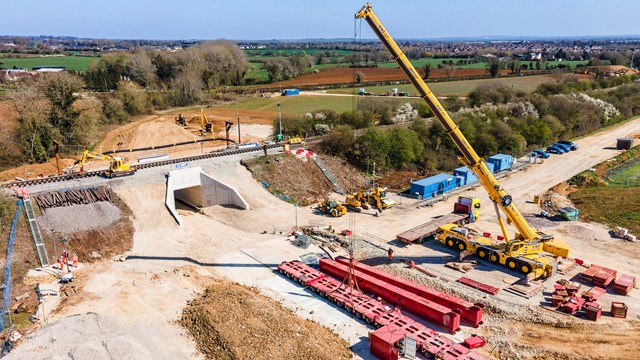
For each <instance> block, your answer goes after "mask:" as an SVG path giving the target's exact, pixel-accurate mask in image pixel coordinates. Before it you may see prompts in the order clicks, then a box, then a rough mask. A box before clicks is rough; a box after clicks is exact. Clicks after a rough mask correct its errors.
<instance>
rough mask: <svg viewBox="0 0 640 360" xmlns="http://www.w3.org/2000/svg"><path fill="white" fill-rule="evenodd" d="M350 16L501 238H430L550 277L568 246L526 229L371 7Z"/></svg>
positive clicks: (446, 233) (453, 232)
mask: <svg viewBox="0 0 640 360" xmlns="http://www.w3.org/2000/svg"><path fill="white" fill-rule="evenodd" d="M355 17H356V19H364V20H365V21H366V22H367V23H368V24H369V26H371V28H372V29H373V32H374V33H375V34H376V35H377V36H378V38H379V39H380V41H381V42H382V44H383V45H384V46H385V47H386V48H387V50H388V51H389V53H390V54H391V56H392V57H393V59H394V60H395V61H396V62H397V63H398V65H399V66H400V69H402V71H403V72H404V73H405V75H406V76H407V77H408V78H409V80H410V81H411V83H412V84H413V86H415V88H416V89H417V90H418V92H419V93H420V97H422V99H423V100H424V101H425V102H426V103H427V105H428V106H429V109H431V112H432V113H433V114H434V115H435V117H436V118H437V119H438V121H439V122H440V124H441V125H442V126H443V127H444V129H445V131H446V132H447V134H448V135H449V137H451V140H453V142H454V144H455V145H456V147H457V148H458V150H459V151H460V152H461V153H462V157H460V158H459V159H460V161H461V162H462V163H463V164H464V165H466V166H467V167H468V168H469V169H471V170H472V171H473V172H474V174H475V175H476V177H477V178H478V180H479V181H480V183H481V184H482V186H483V187H484V189H485V190H486V191H487V193H488V194H489V198H490V199H491V201H492V202H493V204H494V208H495V210H496V214H497V216H498V223H499V224H500V229H501V231H502V233H503V235H504V238H503V239H494V238H492V237H490V236H487V235H486V234H487V233H482V234H479V233H474V232H472V230H471V229H469V228H466V227H462V226H459V225H457V224H446V225H443V226H440V227H439V228H438V230H437V231H436V238H437V239H438V240H439V241H440V242H442V243H444V244H445V245H447V246H449V247H451V248H455V249H458V250H460V251H462V252H468V254H469V255H473V254H475V255H477V256H478V257H480V258H483V259H488V260H489V261H491V262H494V263H497V264H501V265H505V266H507V267H509V268H510V269H513V270H516V271H520V272H522V273H524V274H528V275H529V274H530V276H531V277H533V278H539V277H548V276H552V275H554V274H555V273H556V270H557V261H556V257H565V258H566V257H568V256H569V247H568V245H567V244H566V243H565V242H564V241H562V240H559V239H555V238H554V237H553V236H552V235H549V234H545V233H543V232H540V231H536V230H534V229H533V228H531V226H530V225H529V224H528V223H527V221H526V220H525V218H524V217H523V216H522V214H521V213H520V211H519V210H518V208H517V207H516V205H515V204H514V202H513V199H512V197H511V195H509V194H507V192H506V191H505V189H504V188H503V187H502V186H501V185H500V183H498V181H497V180H496V179H495V177H494V176H493V174H492V173H491V171H489V169H488V168H487V165H486V164H485V162H484V160H483V159H482V158H480V157H479V156H478V154H477V153H476V152H475V150H474V149H473V147H471V145H470V144H469V142H468V141H467V139H466V138H465V136H464V135H463V134H462V132H461V131H460V129H459V128H458V126H457V125H456V124H455V123H454V122H453V120H452V119H451V117H449V114H447V112H446V110H445V109H444V107H442V105H441V104H440V102H439V101H438V99H437V98H436V97H435V95H434V94H433V92H431V90H430V89H429V87H428V86H427V84H425V82H424V81H423V80H422V78H421V77H420V75H419V74H418V72H417V71H416V69H415V68H414V67H413V65H412V64H411V62H409V59H408V58H407V56H406V55H405V54H404V53H403V52H402V50H401V49H400V47H399V46H398V44H396V42H395V40H394V39H393V38H392V37H391V35H390V34H389V32H388V31H387V30H386V29H385V27H384V26H383V25H382V23H381V22H380V20H379V19H378V17H377V15H376V14H375V13H374V11H373V9H372V7H371V4H370V3H367V4H366V5H364V6H363V7H362V9H360V11H358V12H357V13H356V15H355ZM500 211H502V213H504V215H505V216H506V218H507V222H508V223H509V224H513V226H514V227H515V228H516V229H517V232H516V234H515V236H514V237H510V236H509V235H508V233H507V229H506V226H505V223H504V220H503V218H502V216H501V214H500Z"/></svg>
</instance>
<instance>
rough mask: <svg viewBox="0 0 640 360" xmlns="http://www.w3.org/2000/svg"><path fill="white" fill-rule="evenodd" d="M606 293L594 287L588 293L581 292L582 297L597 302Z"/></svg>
mask: <svg viewBox="0 0 640 360" xmlns="http://www.w3.org/2000/svg"><path fill="white" fill-rule="evenodd" d="M606 293H607V290H605V289H603V288H601V287H597V286H594V287H592V288H591V289H589V290H588V291H585V292H583V293H582V297H583V298H585V299H586V300H589V301H598V299H600V298H601V297H603V296H604V294H606Z"/></svg>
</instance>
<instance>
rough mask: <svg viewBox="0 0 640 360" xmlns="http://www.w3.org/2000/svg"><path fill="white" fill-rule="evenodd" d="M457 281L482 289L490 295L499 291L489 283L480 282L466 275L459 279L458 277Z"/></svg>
mask: <svg viewBox="0 0 640 360" xmlns="http://www.w3.org/2000/svg"><path fill="white" fill-rule="evenodd" d="M458 282H459V283H461V284H465V285H467V286H470V287H472V288H474V289H478V290H480V291H484V292H486V293H488V294H491V295H496V294H497V293H499V292H500V289H499V288H497V287H495V286H491V285H487V284H483V283H481V282H478V281H475V280H472V279H469V278H467V277H464V276H463V277H461V278H460V279H458Z"/></svg>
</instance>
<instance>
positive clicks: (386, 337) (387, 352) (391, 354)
mask: <svg viewBox="0 0 640 360" xmlns="http://www.w3.org/2000/svg"><path fill="white" fill-rule="evenodd" d="M405 335H406V334H405V333H404V332H402V331H394V330H393V329H391V328H389V327H387V326H384V327H381V328H380V329H378V330H376V331H374V332H372V333H369V344H370V345H369V351H370V352H371V354H373V355H374V356H376V357H378V358H379V359H381V360H398V349H397V348H396V347H395V344H397V343H398V342H399V341H400V340H402V339H403V338H404V337H405Z"/></svg>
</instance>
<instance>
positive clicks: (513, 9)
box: [0, 0, 640, 41]
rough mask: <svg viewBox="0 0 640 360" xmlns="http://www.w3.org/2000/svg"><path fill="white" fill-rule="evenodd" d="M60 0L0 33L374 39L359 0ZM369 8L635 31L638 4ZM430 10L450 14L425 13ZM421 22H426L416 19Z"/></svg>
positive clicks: (411, 15) (534, 28)
mask: <svg viewBox="0 0 640 360" xmlns="http://www.w3.org/2000/svg"><path fill="white" fill-rule="evenodd" d="M65 3H66V4H65V6H60V4H54V3H44V4H42V3H40V2H39V1H34V0H25V1H24V2H23V3H22V4H21V8H22V9H31V10H30V11H25V12H23V13H14V16H13V17H11V18H8V19H5V20H3V22H2V24H0V33H3V34H16V35H5V36H28V37H37V36H51V37H57V36H58V37H75V38H79V39H109V40H160V41H162V40H166V41H178V40H196V39H197V40H214V39H229V40H234V41H270V40H290V41H294V40H313V39H318V40H319V39H352V38H353V37H354V36H353V35H354V28H355V29H362V34H359V35H358V36H360V37H361V38H362V39H366V40H367V41H368V40H375V36H374V35H373V32H371V30H370V29H369V28H368V26H366V25H365V26H362V25H358V22H356V23H354V18H353V15H354V14H355V13H356V11H357V10H358V9H360V7H361V6H362V5H363V4H364V3H365V2H364V1H363V2H353V3H346V2H343V1H338V0H328V1H327V2H325V3H324V4H323V5H324V6H321V7H318V8H316V7H314V8H313V11H314V15H313V16H308V15H306V14H308V13H309V10H310V6H309V5H308V4H302V3H299V2H295V1H292V0H282V1H280V2H278V3H273V4H268V6H262V5H261V6H260V7H259V8H258V10H253V9H254V7H252V6H251V5H250V4H251V3H252V1H244V2H238V3H227V2H224V3H223V2H221V1H219V0H214V1H204V0H191V1H189V2H188V3H186V4H185V3H183V4H180V5H176V4H175V3H172V2H171V1H168V0H158V1H154V2H150V1H139V2H135V3H131V2H125V1H123V0H114V1H112V2H109V3H100V4H95V6H92V7H91V8H87V7H86V5H85V3H84V2H81V1H79V0H68V1H66V2H65ZM147 5H149V6H147ZM373 7H374V10H375V11H376V13H377V14H378V15H379V16H380V17H381V20H382V21H383V23H385V25H386V26H387V28H388V30H389V32H390V33H391V34H392V35H393V36H394V37H395V38H396V39H406V40H431V41H438V40H442V39H466V38H472V39H481V38H487V39H493V38H501V39H502V38H504V39H507V38H512V39H514V40H516V39H518V38H529V39H539V40H543V39H556V38H558V39H574V38H612V37H613V38H615V37H622V38H627V37H636V36H638V37H640V34H637V31H638V30H637V27H636V26H635V25H634V24H635V19H634V15H633V14H635V13H637V11H640V3H638V2H633V1H631V0H621V1H620V2H619V3H618V4H616V8H618V9H620V8H625V9H626V10H625V11H624V12H621V13H619V14H617V15H616V17H615V18H614V17H607V18H603V17H601V16H599V15H600V14H604V13H606V11H608V10H607V9H609V10H610V7H607V6H606V5H605V4H602V3H601V2H596V1H595V0H585V1H583V2H581V4H580V7H576V6H573V5H572V4H569V3H565V2H557V1H552V0H540V1H539V2H537V3H536V4H535V5H526V4H525V5H522V4H514V3H513V2H509V1H507V0H495V1H494V2H493V4H491V6H489V5H487V4H478V3H476V2H474V1H473V0H462V1H458V2H456V4H440V3H437V4H428V5H425V4H423V3H421V2H419V1H417V0H407V1H404V2H402V3H401V4H390V3H383V2H373ZM68 8H73V9H74V12H73V13H70V12H69V11H68V10H67V9H68ZM176 8H178V10H179V11H177V10H176ZM416 9H425V11H424V13H426V14H427V16H422V15H421V14H422V13H423V11H416ZM549 9H553V11H549ZM634 10H635V11H634ZM436 13H439V14H456V15H455V16H429V14H436ZM214 14H215V15H214ZM336 14H338V16H336ZM569 15H570V16H569ZM425 22H426V23H427V24H428V25H426V26H425V25H423V24H424V23H425ZM247 24H252V26H247ZM415 24H420V25H415ZM452 24H454V26H452ZM592 24H598V25H597V26H593V25H592ZM594 29H597V30H594ZM42 34H60V35H42ZM489 34H509V35H489ZM292 35H293V36H292Z"/></svg>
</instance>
